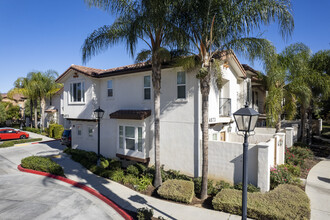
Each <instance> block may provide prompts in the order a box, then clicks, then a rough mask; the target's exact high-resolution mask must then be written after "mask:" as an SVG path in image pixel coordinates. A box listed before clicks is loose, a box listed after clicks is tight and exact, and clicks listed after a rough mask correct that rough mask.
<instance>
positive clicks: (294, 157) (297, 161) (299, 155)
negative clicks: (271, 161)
mask: <svg viewBox="0 0 330 220" xmlns="http://www.w3.org/2000/svg"><path fill="white" fill-rule="evenodd" d="M313 156H314V154H313V152H312V151H311V150H310V149H308V148H303V147H298V146H294V147H291V148H286V152H285V162H286V163H290V164H293V165H296V166H302V165H304V159H308V158H313Z"/></svg>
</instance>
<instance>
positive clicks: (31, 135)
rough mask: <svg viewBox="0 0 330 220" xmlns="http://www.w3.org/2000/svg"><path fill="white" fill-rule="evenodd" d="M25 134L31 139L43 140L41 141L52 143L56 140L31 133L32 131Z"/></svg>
mask: <svg viewBox="0 0 330 220" xmlns="http://www.w3.org/2000/svg"><path fill="white" fill-rule="evenodd" d="M24 132H26V133H28V134H29V138H42V140H41V141H52V140H55V139H54V138H50V137H46V136H44V135H41V134H37V133H33V132H30V131H24Z"/></svg>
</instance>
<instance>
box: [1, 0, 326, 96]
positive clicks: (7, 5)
mask: <svg viewBox="0 0 330 220" xmlns="http://www.w3.org/2000/svg"><path fill="white" fill-rule="evenodd" d="M293 14H294V19H295V30H294V33H293V35H292V36H291V37H290V38H289V39H288V40H286V41H284V40H283V39H282V38H281V36H280V34H279V33H278V29H277V24H273V25H271V26H269V27H265V28H264V29H263V30H262V32H263V37H264V38H267V39H269V40H270V41H272V42H273V43H274V45H275V46H276V48H277V51H278V52H280V51H281V50H282V49H283V48H284V47H285V46H288V45H290V44H292V43H295V42H303V43H305V44H306V45H307V46H309V47H310V48H311V50H312V51H313V52H317V51H318V50H324V49H330V0H293ZM113 21H114V18H113V17H112V16H110V15H108V14H107V13H105V12H103V11H101V10H99V9H96V8H89V7H88V6H87V5H86V4H85V3H84V1H83V0H28V1H27V0H0V28H1V34H0V66H1V70H0V76H1V80H0V91H1V92H2V93H4V92H7V91H8V90H10V89H11V88H12V87H13V83H14V81H15V80H16V79H17V78H18V77H24V76H26V74H27V73H28V72H31V71H46V70H48V69H53V70H55V71H57V72H58V73H59V74H61V73H63V72H64V71H65V70H66V69H67V68H68V67H69V66H70V65H71V64H77V65H83V64H82V59H81V46H82V44H83V42H84V39H85V38H86V37H87V36H88V35H89V34H90V33H91V32H92V31H93V30H95V29H97V28H98V27H101V26H103V25H106V24H111V23H112V22H113ZM142 48H145V45H144V44H143V43H141V44H140V45H139V47H138V48H137V51H140V50H141V49H142ZM239 60H240V61H241V63H247V64H249V65H250V66H252V67H254V68H255V69H257V70H261V69H262V65H261V63H259V62H255V63H254V64H253V65H252V64H251V63H250V62H249V61H246V60H245V59H244V58H242V57H239ZM133 62H134V59H133V58H132V57H130V56H129V54H128V53H127V51H126V48H125V46H124V45H123V44H118V46H115V47H112V48H110V49H109V50H108V51H106V52H104V53H102V54H99V55H97V56H95V57H93V58H92V59H91V60H90V61H89V62H87V64H86V66H89V67H94V68H100V69H107V68H112V67H118V66H123V65H128V64H132V63H133Z"/></svg>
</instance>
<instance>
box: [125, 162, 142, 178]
mask: <svg viewBox="0 0 330 220" xmlns="http://www.w3.org/2000/svg"><path fill="white" fill-rule="evenodd" d="M126 172H127V173H128V174H132V175H134V176H139V174H140V172H139V169H138V168H137V167H136V166H134V165H129V166H128V167H127V169H126Z"/></svg>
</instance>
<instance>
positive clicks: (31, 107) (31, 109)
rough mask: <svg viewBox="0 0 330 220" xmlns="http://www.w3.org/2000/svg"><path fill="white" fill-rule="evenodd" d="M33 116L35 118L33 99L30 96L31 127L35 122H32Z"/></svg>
mask: <svg viewBox="0 0 330 220" xmlns="http://www.w3.org/2000/svg"><path fill="white" fill-rule="evenodd" d="M32 118H33V101H32V99H31V98H30V127H31V128H32V126H33V124H32Z"/></svg>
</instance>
